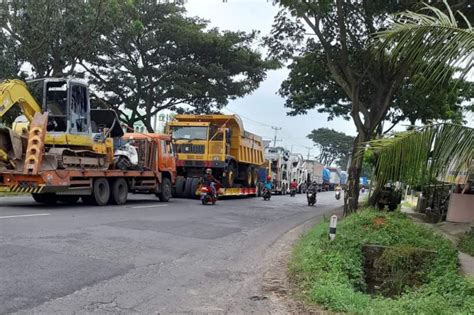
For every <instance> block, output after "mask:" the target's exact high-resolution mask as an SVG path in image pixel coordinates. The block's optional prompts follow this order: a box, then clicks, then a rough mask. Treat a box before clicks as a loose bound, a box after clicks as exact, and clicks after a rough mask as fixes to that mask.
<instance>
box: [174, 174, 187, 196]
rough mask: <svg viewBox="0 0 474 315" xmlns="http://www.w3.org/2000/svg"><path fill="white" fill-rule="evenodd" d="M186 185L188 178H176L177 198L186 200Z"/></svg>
mask: <svg viewBox="0 0 474 315" xmlns="http://www.w3.org/2000/svg"><path fill="white" fill-rule="evenodd" d="M185 185H186V178H184V177H183V176H178V177H177V178H176V197H178V198H184V188H185Z"/></svg>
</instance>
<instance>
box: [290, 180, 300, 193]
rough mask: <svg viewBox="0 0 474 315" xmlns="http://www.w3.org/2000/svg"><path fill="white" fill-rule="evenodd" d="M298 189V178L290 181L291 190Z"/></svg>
mask: <svg viewBox="0 0 474 315" xmlns="http://www.w3.org/2000/svg"><path fill="white" fill-rule="evenodd" d="M293 189H294V190H295V191H296V190H297V189H298V183H297V182H296V179H293V181H292V182H291V183H290V190H293Z"/></svg>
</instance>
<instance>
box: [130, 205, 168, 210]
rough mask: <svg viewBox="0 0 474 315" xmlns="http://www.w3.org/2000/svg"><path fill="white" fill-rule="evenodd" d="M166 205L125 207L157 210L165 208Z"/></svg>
mask: <svg viewBox="0 0 474 315" xmlns="http://www.w3.org/2000/svg"><path fill="white" fill-rule="evenodd" d="M167 206H168V205H149V206H136V207H127V208H132V209H140V208H158V207H167Z"/></svg>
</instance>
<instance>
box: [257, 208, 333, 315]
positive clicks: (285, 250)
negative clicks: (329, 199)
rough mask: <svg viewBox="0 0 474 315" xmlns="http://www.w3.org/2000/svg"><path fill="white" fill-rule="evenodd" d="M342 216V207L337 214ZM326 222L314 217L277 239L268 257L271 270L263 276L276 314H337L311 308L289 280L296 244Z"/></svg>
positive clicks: (265, 293)
mask: <svg viewBox="0 0 474 315" xmlns="http://www.w3.org/2000/svg"><path fill="white" fill-rule="evenodd" d="M334 212H335V214H337V215H338V216H339V215H342V208H341V209H337V210H335V211H334ZM322 219H323V217H322V216H320V217H317V218H313V219H311V220H309V221H307V222H305V223H303V224H302V225H299V226H298V227H296V228H294V229H292V230H290V231H288V232H287V233H286V234H285V235H284V236H282V237H281V238H280V239H279V240H277V241H276V242H275V243H274V244H273V246H272V248H271V249H270V251H269V253H268V254H267V255H266V259H265V260H266V265H267V266H268V269H267V271H266V272H265V274H264V276H263V285H262V291H263V295H264V296H266V297H267V298H268V300H269V302H270V304H271V308H272V310H271V313H272V314H334V313H333V312H329V311H326V310H324V309H322V308H321V307H319V306H318V305H307V304H305V303H304V302H303V301H302V300H300V299H298V297H297V296H296V293H295V292H296V290H295V287H294V286H293V284H292V281H291V279H289V278H288V262H289V260H290V257H291V253H292V251H293V246H294V244H295V242H296V241H297V240H298V239H299V238H300V237H301V235H302V234H303V233H305V232H306V231H308V230H309V229H310V228H311V227H312V226H314V224H316V223H318V222H319V221H321V220H322Z"/></svg>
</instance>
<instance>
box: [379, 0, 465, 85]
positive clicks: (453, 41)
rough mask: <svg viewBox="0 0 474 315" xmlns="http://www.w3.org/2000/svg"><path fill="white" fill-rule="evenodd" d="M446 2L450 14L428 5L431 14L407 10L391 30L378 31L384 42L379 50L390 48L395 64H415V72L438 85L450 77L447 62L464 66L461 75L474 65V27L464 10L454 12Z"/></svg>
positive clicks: (456, 65) (427, 9)
mask: <svg viewBox="0 0 474 315" xmlns="http://www.w3.org/2000/svg"><path fill="white" fill-rule="evenodd" d="M444 3H445V5H446V11H447V13H444V12H443V11H441V10H440V9H438V8H436V7H434V6H430V5H425V7H424V8H423V10H424V11H427V13H428V14H423V13H416V12H411V11H407V12H404V13H402V14H400V15H399V16H398V19H396V21H395V22H394V23H393V24H392V26H391V27H390V28H389V29H387V30H384V31H381V32H379V33H377V34H376V35H377V37H378V38H379V39H381V41H382V45H380V46H379V47H377V48H378V50H379V52H381V53H383V52H387V51H388V52H389V55H390V56H391V57H390V58H391V60H392V62H394V63H395V62H403V63H405V64H406V65H412V66H413V65H414V66H413V71H414V72H413V73H417V72H423V74H424V75H425V77H426V78H428V79H429V80H428V81H430V82H431V83H434V84H438V83H441V82H443V81H444V80H445V79H449V78H448V77H449V76H450V75H451V72H450V71H447V68H446V67H445V66H446V65H450V66H452V67H453V68H457V69H460V74H461V76H465V75H467V74H468V73H469V72H470V71H471V69H472V68H473V66H474V65H473V58H474V29H473V28H472V25H471V23H470V22H469V20H468V19H467V18H466V17H465V16H464V15H463V14H462V13H461V12H456V13H453V11H452V10H451V8H450V7H449V5H448V4H447V2H446V0H445V1H444ZM456 15H457V16H458V18H460V20H461V21H463V22H464V23H463V24H465V28H463V27H461V25H460V24H459V23H458V21H457V19H456Z"/></svg>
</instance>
